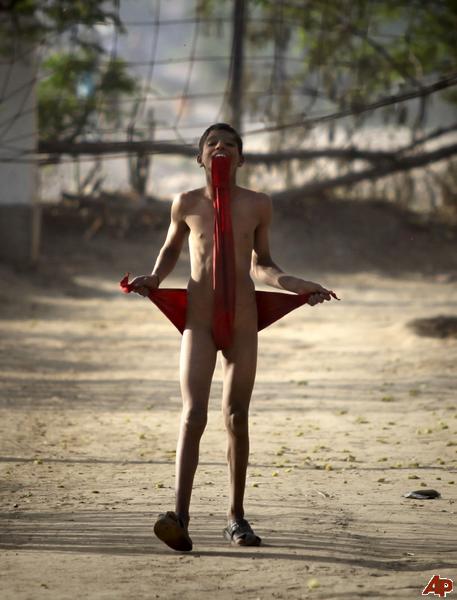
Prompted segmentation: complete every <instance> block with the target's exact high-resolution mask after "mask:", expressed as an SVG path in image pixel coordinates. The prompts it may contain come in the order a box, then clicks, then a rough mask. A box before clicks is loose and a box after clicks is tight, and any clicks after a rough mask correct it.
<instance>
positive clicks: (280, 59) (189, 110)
mask: <svg viewBox="0 0 457 600" xmlns="http://www.w3.org/2000/svg"><path fill="white" fill-rule="evenodd" d="M276 4H277V7H276V12H275V13H274V15H273V16H272V17H271V18H265V17H261V16H259V15H258V14H250V13H248V15H247V20H246V28H247V29H248V30H249V28H256V27H257V28H258V27H259V26H266V27H269V28H271V29H272V30H274V31H275V32H276V33H275V36H276V37H274V38H272V42H271V43H269V44H261V45H260V47H256V45H255V44H251V45H250V46H249V47H248V49H247V50H246V52H245V55H244V58H243V70H244V83H245V86H244V91H243V99H244V110H243V115H242V130H243V134H244V136H245V137H246V140H247V146H248V147H249V146H251V148H252V149H258V148H259V147H263V148H265V149H271V148H274V149H277V148H278V147H280V148H283V149H288V148H293V147H296V146H297V144H301V143H302V142H303V141H305V142H307V143H308V144H322V143H323V141H325V142H326V143H327V142H328V141H330V142H331V143H330V144H329V145H332V144H335V143H336V144H340V145H341V144H343V146H346V147H348V146H350V145H352V144H354V143H355V140H360V136H359V137H358V131H357V128H356V127H354V126H353V125H352V124H351V123H350V118H351V117H353V116H354V114H356V115H361V114H363V113H367V114H369V115H370V116H373V117H374V119H375V120H376V118H377V114H378V112H376V111H379V110H380V109H382V108H383V107H386V106H390V105H393V106H397V105H398V104H399V103H401V102H405V101H406V100H409V101H412V100H413V99H414V98H416V99H420V98H421V97H423V96H425V95H426V93H429V92H430V88H431V87H433V86H435V87H436V91H438V90H443V89H445V88H446V87H452V86H454V85H456V84H457V76H456V74H455V73H454V74H453V73H452V72H451V71H450V74H448V75H447V76H446V77H439V75H436V76H435V77H433V78H432V77H429V78H423V79H421V80H420V81H416V80H414V78H412V79H410V80H408V81H407V86H408V89H400V88H399V86H398V84H392V85H391V87H388V86H386V87H385V89H384V90H383V91H382V93H380V94H379V96H378V98H377V99H375V100H374V101H373V102H371V103H369V104H368V105H367V106H365V107H364V108H361V109H360V110H355V109H354V106H350V107H348V108H347V109H345V110H338V109H337V107H336V105H335V103H334V102H332V99H331V98H329V94H328V91H327V90H326V89H325V86H323V84H322V79H321V78H320V76H319V72H318V69H319V65H320V64H321V65H323V66H328V62H326V59H325V58H323V59H322V61H321V63H319V61H318V60H317V61H314V68H315V69H316V70H317V71H316V74H315V76H314V77H313V76H312V74H311V73H310V74H309V77H306V78H304V77H303V65H304V62H305V59H306V56H305V55H304V54H303V51H302V50H299V49H297V48H298V46H297V44H284V43H283V44H282V45H281V40H284V39H286V38H287V39H289V40H290V39H291V38H293V37H294V36H296V35H298V33H297V31H298V29H299V26H300V25H301V24H300V23H297V20H296V19H291V18H288V17H287V16H286V14H285V10H284V9H285V6H286V5H288V3H287V2H285V1H284V0H278V2H277V3H276ZM304 4H306V3H304ZM232 5H233V3H226V4H225V5H223V8H222V9H219V10H218V12H217V14H216V15H214V16H212V17H208V16H204V15H202V14H201V13H199V12H198V10H197V2H174V3H169V2H165V1H164V0H151V2H148V3H143V2H132V1H131V0H119V2H118V3H117V11H118V17H119V18H120V20H121V21H122V23H123V26H124V28H125V33H120V32H119V30H118V29H117V28H116V27H109V26H100V27H97V28H96V31H95V34H94V35H95V37H96V39H95V41H96V42H97V43H99V44H100V45H101V46H102V47H103V48H104V49H105V54H104V56H103V58H102V63H101V64H106V65H109V64H110V63H114V62H115V61H117V60H119V59H120V60H122V61H123V64H124V65H125V67H126V69H127V71H128V74H129V75H130V76H132V77H134V78H135V80H136V81H137V85H136V88H135V91H134V93H132V94H130V95H126V96H124V97H117V98H115V100H114V101H113V106H114V108H115V111H116V117H117V123H116V125H115V126H113V125H112V124H110V123H109V122H108V121H107V120H106V119H105V118H103V117H101V116H100V115H97V114H96V115H94V116H93V118H91V119H90V120H89V121H88V124H87V125H86V126H85V127H84V128H83V130H82V132H81V135H80V138H82V139H86V140H92V141H97V142H100V141H102V142H103V141H119V140H130V141H132V140H138V139H140V140H144V139H151V137H153V139H154V140H155V141H157V142H165V143H176V144H181V145H185V146H195V144H196V141H197V140H198V137H199V135H200V134H201V132H202V131H203V129H205V128H206V127H207V126H208V124H210V123H212V122H217V121H220V120H222V119H226V117H227V115H228V114H229V103H230V82H231V70H232V68H233V65H232V58H233V56H232V38H231V35H232V27H233V15H232V14H231V7H232ZM224 7H225V8H224ZM304 8H306V7H304ZM322 27H323V29H322V36H325V33H326V31H325V24H323V26H322ZM370 27H371V25H370V23H367V25H366V28H365V29H364V30H357V29H355V28H354V27H353V30H354V35H357V36H358V38H359V39H360V40H361V43H364V44H371V46H372V47H373V48H374V50H375V51H378V52H381V53H382V52H384V53H386V52H385V49H383V42H384V41H388V40H392V39H396V38H399V37H400V36H402V35H404V34H403V32H400V31H398V32H395V31H383V32H380V31H376V32H375V33H373V32H372V31H371V29H370ZM81 35H84V30H83V28H81V27H79V28H78V27H75V28H74V29H73V30H72V31H71V32H70V33H69V34H67V35H66V36H64V37H63V38H62V37H61V36H60V37H59V36H58V35H57V34H55V35H51V36H49V35H47V36H46V37H44V38H43V39H42V40H40V41H38V42H35V43H34V45H33V47H31V48H30V47H29V48H27V49H26V50H25V51H24V52H23V54H22V55H20V56H18V55H17V54H16V56H15V58H14V60H9V61H8V59H6V58H5V57H3V58H2V60H1V63H0V68H1V73H2V79H1V80H0V161H3V162H4V161H13V162H14V161H16V162H27V161H31V162H33V161H35V160H36V157H35V156H33V152H31V143H32V142H34V141H35V139H34V138H35V136H36V133H35V131H29V132H27V131H22V130H21V127H20V126H19V125H20V122H21V120H24V121H25V120H27V119H28V118H29V117H30V115H31V114H32V113H33V112H34V111H35V110H36V108H35V106H34V104H33V103H31V102H30V98H31V95H33V94H34V93H35V92H36V89H37V86H38V87H39V86H40V84H41V83H42V82H45V81H47V79H48V78H49V77H50V75H51V73H49V71H48V70H46V69H44V68H43V63H44V60H45V59H46V58H47V57H48V56H49V55H51V54H53V53H55V52H76V51H77V48H78V43H79V36H81ZM278 40H279V41H278ZM258 46H259V45H258ZM31 56H33V57H34V60H36V61H37V68H36V73H35V74H34V75H33V76H32V77H30V79H29V80H28V81H25V82H21V83H20V84H19V85H15V68H16V67H15V65H16V64H17V61H18V60H27V59H28V58H30V57H31ZM332 60H333V61H334V66H335V68H337V67H338V68H340V69H343V70H344V69H347V70H348V72H349V71H354V70H356V69H357V65H356V64H354V63H352V62H350V61H347V60H345V59H344V58H341V60H340V59H335V58H333V59H332ZM386 60H387V61H388V60H391V57H390V56H386ZM357 85H360V86H363V82H359V83H357V81H356V79H355V80H354V81H353V83H352V88H350V89H348V90H347V93H348V95H351V94H353V93H354V92H356V91H357V90H356V88H357ZM424 90H425V91H424ZM96 93H97V92H96ZM6 105H8V107H11V106H14V110H13V111H12V112H11V110H10V111H6V116H4V117H3V118H2V112H4V114H5V111H2V110H1V109H2V107H4V106H6ZM98 107H99V108H102V104H101V103H100V102H99V104H98ZM284 107H285V108H284ZM281 110H282V111H283V112H282V113H281ZM284 111H285V112H284ZM335 122H336V123H337V124H340V123H341V124H344V127H340V130H341V131H342V130H343V129H344V135H343V136H341V135H339V133H341V131H340V132H339V133H338V132H337V133H336V134H335ZM316 125H319V126H320V129H319V131H318V132H317V133H316V132H315V133H314V135H313V134H312V133H310V130H311V128H312V127H315V126H316ZM390 135H391V137H392V136H393V135H394V133H392V132H391V134H390ZM395 135H397V137H398V142H399V145H401V144H403V145H404V143H405V141H406V140H405V136H406V135H407V129H406V128H397V131H396V132H395ZM382 140H384V142H385V143H387V137H383V136H382V135H380V136H378V138H377V140H376V141H377V142H378V143H381V144H382V143H383V141H382ZM363 143H366V144H367V145H368V146H369V144H370V143H373V140H368V141H367V139H365V141H364V142H362V145H363ZM305 145H306V144H305ZM32 148H33V145H32ZM134 154H135V153H134V152H124V153H122V154H118V153H117V154H116V158H126V159H128V158H129V157H131V156H132V155H134ZM108 158H111V154H106V155H105V157H104V160H105V161H106V160H108ZM75 160H78V161H79V160H81V158H79V157H78V158H77V159H75V157H74V156H73V157H72V156H71V154H70V155H67V156H66V157H65V158H61V159H60V162H61V163H64V162H74V161H75ZM88 160H89V161H91V160H94V159H93V158H92V157H90V156H89V157H88ZM97 160H100V159H97ZM123 176H125V173H124V175H123Z"/></svg>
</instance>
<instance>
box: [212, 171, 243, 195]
mask: <svg viewBox="0 0 457 600" xmlns="http://www.w3.org/2000/svg"><path fill="white" fill-rule="evenodd" d="M237 187H238V185H237V183H236V173H234V174H233V176H232V177H231V178H230V184H229V192H230V194H233V192H234V191H235V190H236V188H237ZM206 194H207V196H208V197H209V198H212V197H213V183H212V181H211V176H210V175H207V176H206Z"/></svg>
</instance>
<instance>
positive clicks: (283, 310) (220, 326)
mask: <svg viewBox="0 0 457 600" xmlns="http://www.w3.org/2000/svg"><path fill="white" fill-rule="evenodd" d="M211 174H212V184H213V196H214V198H213V205H214V237H213V290H214V309H213V311H214V312H213V323H212V332H213V338H214V343H215V344H216V348H217V349H218V350H221V349H223V348H228V347H229V346H230V344H231V342H232V339H233V324H234V319H235V300H236V290H235V281H236V272H235V246H234V241H233V229H232V217H231V211H230V193H229V192H230V187H229V186H230V157H227V156H222V155H219V156H215V157H214V158H213V161H212V167H211ZM120 286H121V288H122V290H123V291H124V292H126V293H129V292H131V291H133V290H132V287H131V284H130V283H129V280H128V274H127V275H126V276H125V277H124V278H123V279H122V281H121V282H120ZM309 296H310V295H309V294H301V295H296V294H284V293H282V292H257V291H256V301H257V328H258V330H259V331H260V330H261V329H263V328H264V327H268V325H270V324H271V323H274V322H275V321H277V320H278V319H281V317H283V316H284V315H286V314H287V313H288V312H290V311H291V310H294V308H297V307H299V306H302V305H303V304H305V303H306V302H307V301H308V298H309ZM149 299H150V300H151V301H152V302H154V304H155V305H156V306H157V307H158V308H159V309H160V310H161V311H162V312H163V313H164V314H165V315H166V316H167V317H168V318H169V319H170V321H171V322H172V323H173V325H174V326H175V327H176V328H177V329H178V330H179V331H180V332H181V333H182V332H183V331H184V329H185V326H186V309H187V290H184V289H157V290H153V291H151V293H150V294H149Z"/></svg>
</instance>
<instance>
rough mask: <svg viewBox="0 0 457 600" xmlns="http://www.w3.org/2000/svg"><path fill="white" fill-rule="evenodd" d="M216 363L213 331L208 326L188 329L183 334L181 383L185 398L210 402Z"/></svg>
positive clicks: (192, 400) (198, 401) (199, 401)
mask: <svg viewBox="0 0 457 600" xmlns="http://www.w3.org/2000/svg"><path fill="white" fill-rule="evenodd" d="M215 364H216V347H215V345H214V341H213V338H212V335H211V331H210V330H208V329H206V328H189V329H186V330H185V331H184V333H183V336H182V342H181V356H180V366H179V371H180V383H181V391H182V395H183V399H184V400H185V401H186V400H187V401H188V402H193V403H195V402H197V403H201V402H204V403H205V402H206V403H207V402H208V397H209V392H210V388H211V380H212V377H213V373H214V367H215Z"/></svg>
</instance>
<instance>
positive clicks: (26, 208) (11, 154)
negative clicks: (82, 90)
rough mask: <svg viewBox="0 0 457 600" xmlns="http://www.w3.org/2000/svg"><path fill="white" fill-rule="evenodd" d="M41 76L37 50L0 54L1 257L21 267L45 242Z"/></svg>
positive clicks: (36, 253)
mask: <svg viewBox="0 0 457 600" xmlns="http://www.w3.org/2000/svg"><path fill="white" fill-rule="evenodd" d="M35 78H36V59H35V54H34V51H33V48H27V47H21V48H19V47H18V48H17V49H16V50H15V51H14V55H13V56H12V57H5V56H0V260H1V261H6V262H12V263H16V264H21V265H27V264H30V263H32V262H34V261H36V259H37V257H38V246H39V232H40V214H39V205H38V190H37V185H38V173H37V166H36V164H35V157H34V154H33V152H34V150H35V147H36V141H37V118H36V110H35V108H36V94H35Z"/></svg>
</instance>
